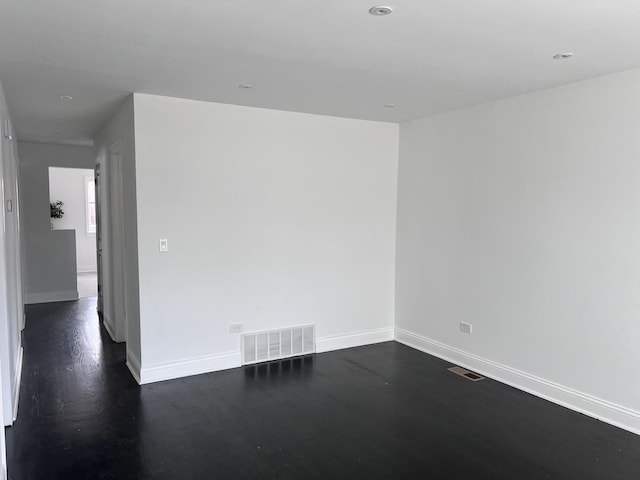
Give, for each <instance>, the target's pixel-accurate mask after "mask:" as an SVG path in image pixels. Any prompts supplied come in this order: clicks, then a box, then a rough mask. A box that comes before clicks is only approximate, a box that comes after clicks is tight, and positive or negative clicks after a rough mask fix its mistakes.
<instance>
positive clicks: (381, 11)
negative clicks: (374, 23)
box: [369, 5, 393, 17]
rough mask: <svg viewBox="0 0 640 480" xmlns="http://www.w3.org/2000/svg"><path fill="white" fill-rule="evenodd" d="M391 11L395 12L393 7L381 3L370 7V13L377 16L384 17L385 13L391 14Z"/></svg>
mask: <svg viewBox="0 0 640 480" xmlns="http://www.w3.org/2000/svg"><path fill="white" fill-rule="evenodd" d="M391 12H393V8H391V7H386V6H384V5H379V6H377V7H371V8H370V9H369V13H370V14H371V15H375V16H376V17H383V16H385V15H391Z"/></svg>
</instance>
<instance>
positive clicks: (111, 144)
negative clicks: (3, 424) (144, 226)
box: [95, 95, 142, 379]
mask: <svg viewBox="0 0 640 480" xmlns="http://www.w3.org/2000/svg"><path fill="white" fill-rule="evenodd" d="M95 144H96V154H97V156H96V162H97V163H98V164H99V165H100V168H101V174H100V184H101V192H102V196H103V201H102V204H101V208H102V212H101V225H102V229H103V235H102V252H103V262H102V267H103V285H102V288H103V292H104V305H103V321H104V324H105V326H106V327H107V329H108V330H109V331H110V334H111V336H112V338H113V339H114V340H116V341H119V342H121V341H126V342H127V346H126V349H127V366H128V367H129V369H130V370H131V372H132V373H133V375H134V376H135V377H136V378H138V379H139V377H140V362H141V356H142V354H141V349H140V305H139V293H138V237H137V222H138V220H137V218H138V216H137V208H136V164H135V158H136V157H135V143H134V122H133V96H132V95H131V96H129V97H127V98H126V99H125V100H124V101H123V102H122V105H120V108H119V109H118V110H117V112H116V113H115V114H114V116H113V118H111V119H110V121H109V122H108V123H107V125H105V126H104V128H103V129H102V131H101V132H100V134H99V135H98V137H97V138H96V140H95ZM114 148H117V151H118V154H119V157H120V159H121V164H120V169H119V171H118V168H117V166H116V165H113V160H114V156H113V155H112V154H111V153H112V152H113V151H114ZM114 178H120V179H121V182H122V188H121V191H120V192H118V191H117V190H114V188H113V185H112V183H113V181H112V180H113V179H114ZM115 196H119V197H120V199H121V201H122V206H123V208H122V212H121V214H119V215H118V214H115V213H114V212H115V210H113V209H112V208H111V207H112V206H113V205H112V204H115V203H116V199H115V198H114V197H115ZM116 224H117V225H116ZM115 226H118V227H121V228H120V229H119V231H120V232H121V233H122V234H123V235H122V236H123V239H124V246H123V245H122V242H115V241H114V239H113V238H112V236H113V235H112V234H113V233H114V230H115V229H114V228H112V227H115ZM116 288H118V289H119V290H116ZM120 292H123V293H124V298H121V296H120V295H116V293H120ZM120 303H123V304H122V305H120Z"/></svg>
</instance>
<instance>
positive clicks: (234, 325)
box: [229, 323, 242, 333]
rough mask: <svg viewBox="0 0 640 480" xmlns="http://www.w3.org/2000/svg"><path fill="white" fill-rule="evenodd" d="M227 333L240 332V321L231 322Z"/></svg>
mask: <svg viewBox="0 0 640 480" xmlns="http://www.w3.org/2000/svg"><path fill="white" fill-rule="evenodd" d="M229 333H242V324H241V323H231V324H230V325H229Z"/></svg>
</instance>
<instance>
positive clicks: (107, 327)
mask: <svg viewBox="0 0 640 480" xmlns="http://www.w3.org/2000/svg"><path fill="white" fill-rule="evenodd" d="M102 324H103V325H104V328H105V330H106V331H107V333H108V334H109V336H110V337H111V340H113V341H114V342H117V340H116V334H115V333H114V331H113V325H112V324H111V320H109V317H107V316H106V315H104V314H103V315H102Z"/></svg>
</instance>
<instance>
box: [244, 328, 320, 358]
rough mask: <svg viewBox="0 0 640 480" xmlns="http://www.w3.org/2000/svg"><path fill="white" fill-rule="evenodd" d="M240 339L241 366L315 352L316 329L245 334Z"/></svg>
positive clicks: (286, 329)
mask: <svg viewBox="0 0 640 480" xmlns="http://www.w3.org/2000/svg"><path fill="white" fill-rule="evenodd" d="M241 339H242V347H241V348H242V364H243V365H250V364H252V363H259V362H267V361H269V360H278V359H280V358H289V357H297V356H299V355H307V354H309V353H314V352H315V351H316V327H315V325H304V326H301V327H292V328H284V329H281V330H269V331H266V332H256V333H246V334H244V335H242V336H241Z"/></svg>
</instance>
